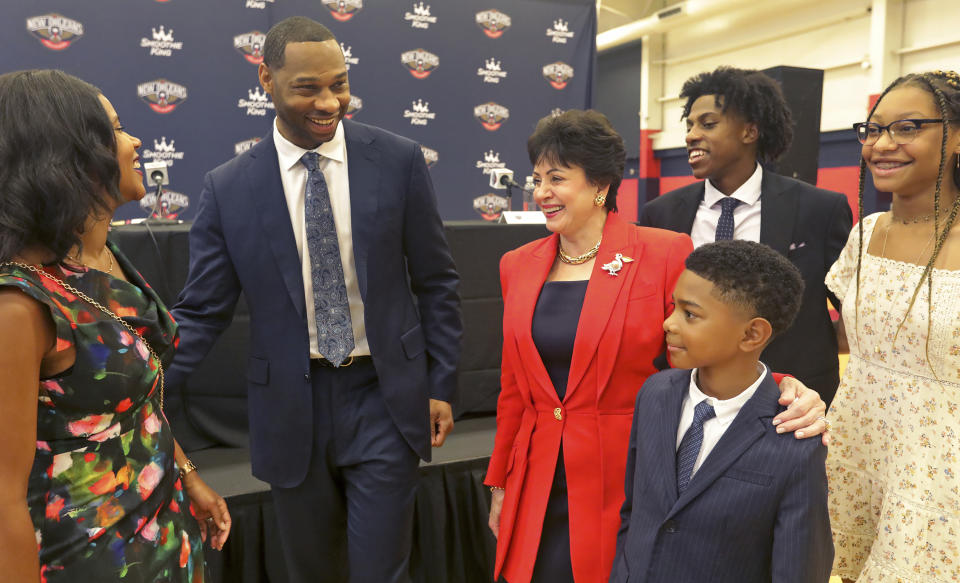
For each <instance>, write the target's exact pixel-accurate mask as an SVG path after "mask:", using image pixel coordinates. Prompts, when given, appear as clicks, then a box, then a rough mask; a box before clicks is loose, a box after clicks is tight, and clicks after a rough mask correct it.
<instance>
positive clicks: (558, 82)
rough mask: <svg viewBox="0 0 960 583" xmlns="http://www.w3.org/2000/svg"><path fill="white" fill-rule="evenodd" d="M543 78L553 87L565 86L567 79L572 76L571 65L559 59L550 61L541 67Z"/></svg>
mask: <svg viewBox="0 0 960 583" xmlns="http://www.w3.org/2000/svg"><path fill="white" fill-rule="evenodd" d="M543 78H544V79H546V80H547V81H548V82H549V83H550V86H551V87H553V88H554V89H557V90H560V89H563V88H565V87H566V86H567V81H569V80H570V79H572V78H573V67H571V66H570V65H568V64H566V63H562V62H560V61H557V62H556V63H550V64H549V65H546V66H544V67H543Z"/></svg>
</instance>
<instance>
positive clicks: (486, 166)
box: [477, 150, 507, 174]
mask: <svg viewBox="0 0 960 583" xmlns="http://www.w3.org/2000/svg"><path fill="white" fill-rule="evenodd" d="M506 166H507V163H506V162H501V161H500V152H494V151H493V150H489V151H487V152H484V153H483V160H477V169H478V170H483V174H490V171H491V170H493V169H494V168H506Z"/></svg>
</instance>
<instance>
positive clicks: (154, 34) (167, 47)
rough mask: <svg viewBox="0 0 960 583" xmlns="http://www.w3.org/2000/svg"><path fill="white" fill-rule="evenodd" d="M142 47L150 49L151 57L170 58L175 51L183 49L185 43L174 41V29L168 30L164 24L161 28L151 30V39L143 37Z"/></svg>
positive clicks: (141, 40)
mask: <svg viewBox="0 0 960 583" xmlns="http://www.w3.org/2000/svg"><path fill="white" fill-rule="evenodd" d="M140 47H141V48H144V49H150V56H151V57H170V56H172V55H173V51H179V50H182V49H183V42H177V41H175V40H173V29H172V28H171V29H169V30H167V29H166V28H165V27H164V26H163V25H162V24H161V25H160V28H156V27H154V28H151V29H150V38H147V37H142V38H141V39H140Z"/></svg>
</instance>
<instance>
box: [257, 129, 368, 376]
mask: <svg viewBox="0 0 960 583" xmlns="http://www.w3.org/2000/svg"><path fill="white" fill-rule="evenodd" d="M273 141H274V144H276V146H277V158H278V160H279V163H280V181H281V182H282V183H283V194H284V197H285V198H286V199H287V210H288V211H289V212H290V224H291V225H292V226H293V238H294V240H295V241H296V243H297V254H298V255H299V256H300V264H301V273H302V275H303V297H304V298H305V299H306V305H307V331H308V332H309V333H310V358H320V357H322V356H323V355H322V354H320V350H319V349H318V348H317V346H318V345H317V319H316V316H315V315H314V309H313V277H312V275H311V270H310V253H309V251H308V250H307V248H306V245H305V244H304V243H305V241H306V239H307V221H306V218H305V213H304V205H305V189H306V186H307V168H306V167H305V166H304V165H303V164H302V163H301V162H300V158H301V157H303V155H304V154H305V153H307V152H308V151H311V150H304V149H303V148H301V147H300V146H297V145H295V144H293V143H292V142H290V141H289V140H287V139H286V138H284V137H283V136H282V135H281V134H280V130H279V128H278V127H277V121H276V119H274V121H273ZM312 151H313V152H316V153H317V154H319V155H320V164H319V165H320V169H321V170H322V171H323V177H324V179H325V180H326V181H327V191H328V192H329V193H330V206H331V207H332V208H333V222H334V223H335V224H336V226H337V243H338V244H339V246H340V262H341V263H342V264H343V278H344V280H345V282H346V284H347V298H348V299H349V301H350V320H351V322H352V324H353V340H354V348H353V352H351V353H350V356H360V355H367V354H370V346H369V345H368V344H367V328H366V325H365V324H364V321H363V300H362V299H361V297H360V283H359V281H358V280H357V267H356V264H355V263H354V259H353V223H352V222H351V218H350V179H349V175H348V174H347V143H346V141H345V140H344V138H343V124H342V123H340V124H337V131H336V133H335V134H334V136H333V139H332V140H330V141H329V142H324V143H322V144H320V145H319V146H318V147H316V148H314V149H313V150H312Z"/></svg>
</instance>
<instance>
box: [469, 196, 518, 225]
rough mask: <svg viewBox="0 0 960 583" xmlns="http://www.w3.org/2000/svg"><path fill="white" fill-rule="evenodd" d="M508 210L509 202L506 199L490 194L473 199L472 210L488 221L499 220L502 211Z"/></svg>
mask: <svg viewBox="0 0 960 583" xmlns="http://www.w3.org/2000/svg"><path fill="white" fill-rule="evenodd" d="M508 208H510V201H508V200H507V198H506V197H504V196H499V195H497V194H493V193H492V192H488V193H487V194H485V195H483V196H478V197H477V198H475V199H473V210H475V211H477V212H478V213H480V216H481V217H483V218H485V219H487V220H488V221H495V220H497V219H499V218H500V215H501V214H503V211H505V210H507V209H508Z"/></svg>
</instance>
